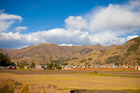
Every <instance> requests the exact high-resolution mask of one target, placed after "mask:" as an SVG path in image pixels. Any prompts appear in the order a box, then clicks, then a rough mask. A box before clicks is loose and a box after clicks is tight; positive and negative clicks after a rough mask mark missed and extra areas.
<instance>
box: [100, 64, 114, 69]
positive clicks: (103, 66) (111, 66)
mask: <svg viewBox="0 0 140 93" xmlns="http://www.w3.org/2000/svg"><path fill="white" fill-rule="evenodd" d="M100 67H101V68H114V67H115V64H114V63H111V64H104V65H100Z"/></svg>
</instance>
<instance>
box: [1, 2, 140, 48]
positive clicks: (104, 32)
mask: <svg viewBox="0 0 140 93" xmlns="http://www.w3.org/2000/svg"><path fill="white" fill-rule="evenodd" d="M0 24H1V25H0V48H6V49H13V48H14V49H15V48H22V47H26V46H30V45H36V44H40V43H55V44H58V45H61V46H72V45H85V44H88V45H92V44H97V43H100V44H102V45H111V44H118V45H120V44H123V43H125V42H126V41H127V40H130V39H132V38H134V37H137V36H139V35H140V33H139V32H140V1H139V0H0Z"/></svg>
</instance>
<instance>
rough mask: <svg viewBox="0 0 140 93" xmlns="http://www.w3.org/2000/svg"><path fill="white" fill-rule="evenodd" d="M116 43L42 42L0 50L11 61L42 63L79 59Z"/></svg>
mask: <svg viewBox="0 0 140 93" xmlns="http://www.w3.org/2000/svg"><path fill="white" fill-rule="evenodd" d="M116 46H117V45H111V46H102V45H100V44H96V45H83V46H58V45H56V44H50V43H42V44H38V45H33V46H29V47H25V48H22V49H2V48H0V52H2V53H4V54H8V55H10V58H11V60H12V61H13V62H19V63H20V62H22V63H27V64H30V63H31V62H32V61H34V62H35V63H36V64H40V63H42V64H44V63H48V62H50V61H56V62H57V61H59V62H60V61H61V62H62V61H64V62H68V61H69V60H73V59H77V58H78V59H79V58H81V57H84V56H87V55H89V54H92V53H93V52H94V51H100V50H106V49H110V48H113V47H116Z"/></svg>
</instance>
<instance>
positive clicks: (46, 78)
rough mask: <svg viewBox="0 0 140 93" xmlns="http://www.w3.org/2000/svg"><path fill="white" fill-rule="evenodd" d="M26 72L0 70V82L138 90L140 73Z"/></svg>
mask: <svg viewBox="0 0 140 93" xmlns="http://www.w3.org/2000/svg"><path fill="white" fill-rule="evenodd" d="M97 72H98V74H95V73H94V71H91V70H89V71H84V70H83V71H77V70H75V71H58V70H57V71H55V70H54V71H50V70H45V71H30V70H29V71H28V70H0V80H3V79H14V80H17V81H18V82H21V83H22V84H29V85H36V84H46V83H47V84H52V85H55V86H57V87H58V88H60V89H62V90H67V91H69V90H71V89H94V90H140V71H97Z"/></svg>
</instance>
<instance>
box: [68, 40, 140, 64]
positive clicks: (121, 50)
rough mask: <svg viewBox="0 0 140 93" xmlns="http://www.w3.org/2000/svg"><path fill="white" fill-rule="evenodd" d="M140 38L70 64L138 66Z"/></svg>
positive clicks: (139, 61) (139, 60)
mask: <svg viewBox="0 0 140 93" xmlns="http://www.w3.org/2000/svg"><path fill="white" fill-rule="evenodd" d="M139 45H140V37H138V38H135V39H132V40H130V41H128V42H126V43H125V44H123V45H120V46H117V47H114V48H111V49H108V50H100V51H95V52H94V53H92V54H90V55H88V56H86V57H82V58H79V59H77V60H74V61H73V60H72V61H70V62H69V63H70V64H76V65H89V64H90V65H99V64H109V63H115V64H116V65H119V64H120V65H124V64H125V65H140V46H139Z"/></svg>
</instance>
